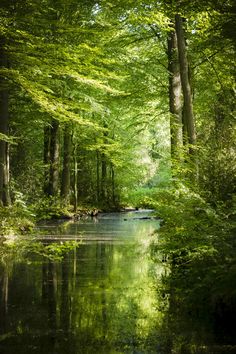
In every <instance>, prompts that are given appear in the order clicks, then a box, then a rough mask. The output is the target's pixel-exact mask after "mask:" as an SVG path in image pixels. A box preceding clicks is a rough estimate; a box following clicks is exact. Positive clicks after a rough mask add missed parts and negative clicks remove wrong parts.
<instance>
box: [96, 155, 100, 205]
mask: <svg viewBox="0 0 236 354" xmlns="http://www.w3.org/2000/svg"><path fill="white" fill-rule="evenodd" d="M96 167H97V168H96V173H97V178H96V180H97V193H96V194H97V203H99V202H100V169H99V151H98V150H97V166H96Z"/></svg>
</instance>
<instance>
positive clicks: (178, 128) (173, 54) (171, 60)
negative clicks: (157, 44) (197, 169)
mask: <svg viewBox="0 0 236 354" xmlns="http://www.w3.org/2000/svg"><path fill="white" fill-rule="evenodd" d="M168 71H169V107H170V113H171V118H170V133H171V157H172V159H173V160H178V159H179V154H180V148H181V146H182V145H183V134H182V102H181V78H180V68H179V59H178V46H177V36H176V32H175V31H174V30H173V31H171V32H170V34H169V38H168Z"/></svg>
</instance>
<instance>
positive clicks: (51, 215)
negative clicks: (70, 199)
mask: <svg viewBox="0 0 236 354" xmlns="http://www.w3.org/2000/svg"><path fill="white" fill-rule="evenodd" d="M32 208H33V209H34V210H35V215H36V218H37V220H50V219H62V218H64V219H70V218H72V217H73V213H72V206H70V205H64V204H63V203H62V201H61V199H60V198H59V197H43V198H41V199H39V200H37V202H36V203H35V204H34V205H32Z"/></svg>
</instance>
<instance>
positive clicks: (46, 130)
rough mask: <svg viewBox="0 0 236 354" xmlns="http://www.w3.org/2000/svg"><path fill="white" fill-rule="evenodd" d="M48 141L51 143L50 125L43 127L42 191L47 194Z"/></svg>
mask: <svg viewBox="0 0 236 354" xmlns="http://www.w3.org/2000/svg"><path fill="white" fill-rule="evenodd" d="M50 143H51V127H50V126H49V125H46V126H45V127H44V154H43V163H44V193H45V194H46V195H48V194H49V168H50Z"/></svg>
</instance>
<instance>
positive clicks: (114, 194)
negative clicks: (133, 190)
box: [111, 164, 116, 205]
mask: <svg viewBox="0 0 236 354" xmlns="http://www.w3.org/2000/svg"><path fill="white" fill-rule="evenodd" d="M111 185H112V202H113V205H115V204H116V193H115V171H114V166H113V164H112V165H111Z"/></svg>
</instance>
